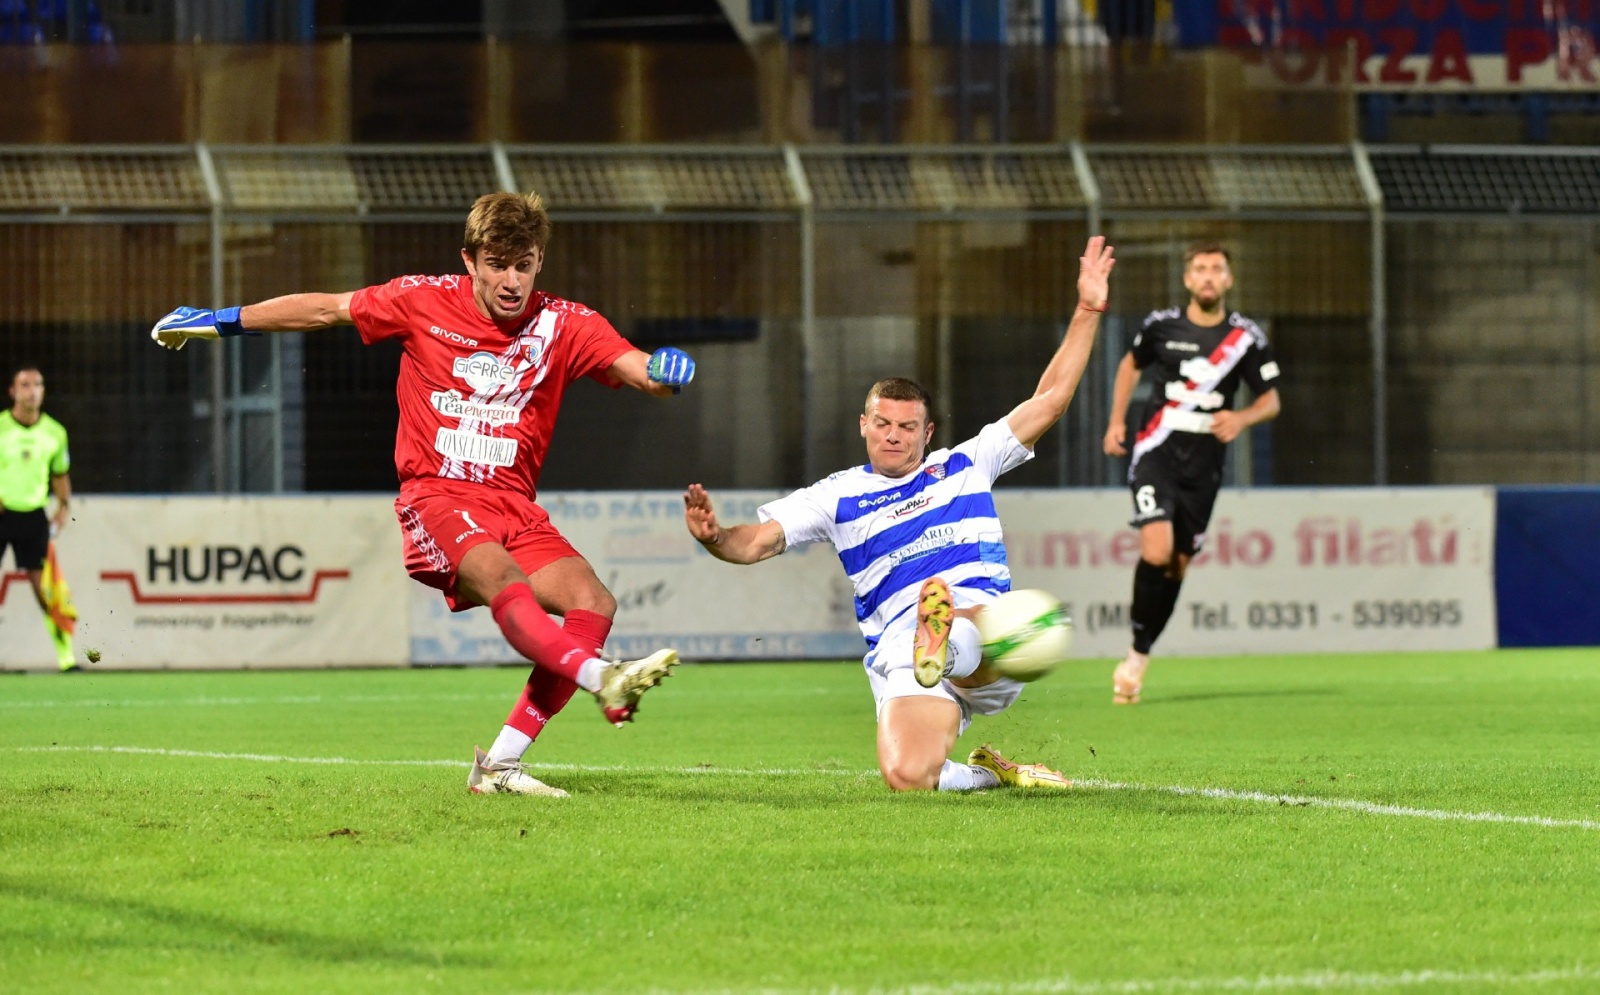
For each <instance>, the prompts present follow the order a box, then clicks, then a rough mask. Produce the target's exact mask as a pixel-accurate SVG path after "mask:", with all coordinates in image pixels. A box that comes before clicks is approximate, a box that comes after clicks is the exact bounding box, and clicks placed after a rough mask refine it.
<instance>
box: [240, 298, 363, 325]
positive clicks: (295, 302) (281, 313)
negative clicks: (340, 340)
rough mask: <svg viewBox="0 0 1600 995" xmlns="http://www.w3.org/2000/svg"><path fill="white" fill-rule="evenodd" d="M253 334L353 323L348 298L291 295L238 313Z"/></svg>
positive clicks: (251, 306) (243, 323) (273, 299)
mask: <svg viewBox="0 0 1600 995" xmlns="http://www.w3.org/2000/svg"><path fill="white" fill-rule="evenodd" d="M239 323H240V324H241V325H243V326H244V327H245V330H246V331H251V332H310V331H316V330H317V329H319V328H331V327H333V326H334V325H345V324H349V323H350V295H349V294H288V295H286V296H284V297H274V298H272V299H271V300H266V301H262V302H261V303H259V304H249V305H246V306H245V307H244V308H241V309H240V311H239Z"/></svg>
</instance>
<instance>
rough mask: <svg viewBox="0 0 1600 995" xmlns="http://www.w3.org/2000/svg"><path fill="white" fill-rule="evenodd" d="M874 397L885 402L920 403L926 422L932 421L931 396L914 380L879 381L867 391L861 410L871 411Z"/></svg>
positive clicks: (894, 379) (890, 378) (895, 378)
mask: <svg viewBox="0 0 1600 995" xmlns="http://www.w3.org/2000/svg"><path fill="white" fill-rule="evenodd" d="M875 397H881V398H883V399H884V400H886V401H921V402H922V410H923V411H924V412H926V413H927V418H928V420H929V421H932V420H933V395H932V394H930V393H928V391H927V389H926V388H924V387H923V386H922V385H921V384H919V383H917V382H916V381H915V380H907V379H906V378H905V377H889V378H888V379H885V380H879V381H878V382H877V383H875V384H873V385H872V389H871V390H869V391H867V401H866V404H864V405H863V406H862V407H863V410H865V411H871V410H872V399H873V398H875Z"/></svg>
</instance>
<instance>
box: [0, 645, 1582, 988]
mask: <svg viewBox="0 0 1600 995" xmlns="http://www.w3.org/2000/svg"><path fill="white" fill-rule="evenodd" d="M1110 669H1111V668H1110V663H1108V662H1097V663H1094V664H1092V665H1091V664H1089V663H1073V664H1072V665H1070V666H1068V667H1066V668H1063V670H1062V671H1061V672H1059V673H1057V674H1056V675H1054V676H1052V677H1051V678H1049V679H1048V680H1046V681H1043V682H1041V683H1039V684H1036V685H1034V686H1033V687H1032V688H1030V689H1029V691H1028V693H1027V694H1025V695H1024V697H1023V700H1022V702H1021V703H1020V704H1018V705H1017V706H1016V707H1015V708H1013V709H1012V710H1011V711H1010V712H1009V713H1008V714H1006V715H1004V716H1000V717H997V718H993V719H984V718H979V719H978V720H977V721H976V723H975V726H974V728H973V729H972V731H971V732H969V733H968V735H967V736H966V737H965V738H964V739H963V741H962V743H961V746H960V748H961V749H962V750H963V751H964V750H965V749H969V748H970V747H972V746H974V745H976V744H978V743H979V742H982V741H985V740H987V741H991V742H993V743H994V744H995V745H996V746H997V747H999V748H1000V749H1002V750H1004V751H1007V752H1008V753H1010V754H1012V755H1013V756H1014V757H1015V758H1018V759H1021V760H1025V761H1035V760H1037V761H1047V762H1049V763H1051V764H1054V765H1056V766H1059V767H1061V768H1062V769H1064V770H1065V771H1067V772H1068V774H1069V775H1071V776H1073V777H1075V778H1078V779H1081V780H1082V781H1084V782H1086V786H1084V787H1083V788H1082V790H1078V791H1074V792H1071V793H1070V794H1061V795H1039V794H1034V793H1022V792H1007V791H993V792H985V793H978V794H969V795H949V794H944V795H932V794H926V795H919V796H894V795H891V794H890V793H889V792H888V791H887V790H886V789H885V788H883V787H882V785H881V784H880V782H879V780H878V778H877V774H876V768H875V762H874V754H873V721H872V709H871V697H870V694H869V692H868V690H867V685H866V680H865V678H864V677H863V676H862V675H861V673H860V671H859V667H858V666H857V665H855V664H788V665H737V666H686V667H683V668H681V669H680V671H679V672H678V674H677V675H676V676H675V677H674V678H673V679H672V680H670V681H668V682H667V683H666V684H665V685H663V686H662V687H661V688H659V689H657V690H656V691H653V692H651V695H650V696H649V697H648V698H646V700H645V703H644V708H643V709H642V712H641V715H640V720H639V722H638V723H637V724H635V725H633V726H630V727H628V728H626V729H623V730H616V729H612V728H610V727H609V726H606V725H605V724H604V723H603V722H602V721H601V720H600V718H599V716H598V714H597V713H596V710H595V709H594V707H593V705H592V704H590V703H589V702H588V701H586V700H582V699H581V698H580V699H579V700H576V701H574V702H573V704H572V705H571V706H570V707H569V709H568V711H567V712H566V713H565V714H564V715H562V716H561V717H560V719H558V720H557V721H556V723H555V724H554V725H552V726H551V727H550V729H549V730H548V731H547V733H546V735H545V736H544V737H543V739H541V741H540V742H539V743H538V744H537V745H536V746H535V748H534V750H533V751H532V752H531V753H530V754H529V757H528V760H529V761H530V762H531V763H534V764H537V765H547V766H544V767H543V768H542V769H540V770H538V771H537V772H538V773H539V774H540V776H543V777H544V778H545V779H546V780H548V781H551V782H553V783H556V784H559V785H561V786H563V787H567V788H568V789H570V790H571V791H572V793H573V796H572V797H571V798H569V799H565V800H551V799H524V798H517V797H506V796H493V797H474V796H472V795H470V794H468V792H467V790H466V766H465V765H466V761H468V760H469V759H470V756H471V749H472V746H473V744H474V742H478V743H481V744H483V745H485V746H487V745H488V741H489V740H490V739H492V738H493V736H494V734H495V732H496V730H497V729H498V727H499V723H500V720H501V719H502V718H503V717H504V713H505V711H506V709H507V708H508V707H509V704H510V702H511V700H512V698H513V697H514V695H515V692H516V689H517V687H518V685H519V683H520V681H521V674H520V673H518V672H516V671H512V670H508V669H499V670H415V671H376V672H374V671H366V672H363V671H347V672H293V673H206V674H181V673H169V674H98V675H97V674H85V675H73V676H66V677H57V676H26V677H24V676H7V677H0V797H3V799H4V800H3V806H0V855H3V860H0V989H3V990H4V991H6V992H94V991H110V992H117V993H119V995H124V993H131V992H144V991H176V992H212V991H218V992H221V991H226V992H257V991H261V992H268V991H270V992H310V991H319V992H320V991H326V992H343V991H352V992H354V991H370V992H433V991H437V992H474V993H477V992H485V993H487V992H511V991H638V990H646V989H653V990H656V991H661V992H690V991H694V992H703V991H749V990H767V991H786V992H787V991H839V992H866V991H883V992H888V991H915V992H928V993H933V992H968V993H978V992H1004V991H1026V992H1067V993H1106V995H1110V993H1143V992H1168V991H1171V992H1211V991H1218V992H1233V991H1360V992H1383V991H1442V992H1499V991H1524V990H1525V991H1537V992H1541V993H1545V992H1552V993H1555V992H1559V993H1566V992H1594V991H1600V652H1596V651H1590V650H1583V651H1576V650H1575V651H1542V652H1512V651H1500V652H1494V653H1478V654H1448V655H1447V654H1417V655H1368V656H1300V657H1278V658H1254V659H1206V660H1158V661H1157V662H1156V665H1155V666H1154V667H1153V668H1152V671H1151V675H1150V678H1149V680H1148V681H1147V684H1146V701H1145V703H1144V704H1142V705H1140V706H1137V707H1134V708H1116V707H1113V706H1112V705H1111V704H1110ZM113 748H115V749H113ZM296 760H319V761H324V762H296Z"/></svg>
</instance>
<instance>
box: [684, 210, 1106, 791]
mask: <svg viewBox="0 0 1600 995" xmlns="http://www.w3.org/2000/svg"><path fill="white" fill-rule="evenodd" d="M1114 265H1115V260H1114V259H1113V258H1112V249H1111V247H1110V246H1108V245H1106V244H1105V239H1103V238H1101V237H1099V236H1096V237H1095V238H1092V239H1090V240H1089V244H1088V246H1087V248H1086V249H1085V250H1084V254H1083V258H1082V259H1080V260H1079V267H1078V307H1077V310H1076V311H1075V312H1074V314H1073V318H1072V322H1071V324H1070V325H1069V326H1068V328H1067V334H1066V337H1065V338H1064V339H1063V340H1062V342H1061V346H1060V347H1059V348H1058V349H1057V350H1056V353H1055V355H1054V356H1053V357H1052V358H1051V360H1050V362H1049V364H1048V365H1047V366H1046V367H1045V371H1044V374H1043V375H1042V376H1041V377H1040V378H1039V386H1038V387H1037V389H1035V391H1034V394H1033V396H1032V397H1030V398H1028V399H1027V400H1026V401H1023V402H1022V403H1021V404H1019V405H1017V406H1016V407H1015V408H1013V409H1012V411H1011V413H1010V414H1008V415H1006V417H1004V418H1002V419H1000V420H999V421H996V422H993V423H992V424H989V425H987V426H985V427H984V428H983V429H982V430H981V431H980V432H979V433H978V434H977V435H976V436H975V437H974V438H971V439H968V440H967V441H966V442H963V443H961V444H960V445H958V446H955V447H953V448H950V449H940V450H936V451H935V452H932V453H929V452H927V447H928V443H929V442H930V441H931V440H932V438H933V428H934V426H933V421H932V419H931V417H930V413H931V411H932V409H933V404H932V402H931V400H930V398H929V397H928V394H927V392H926V391H925V390H923V389H922V388H921V387H920V386H918V385H917V384H916V383H914V382H912V381H910V380H903V379H899V378H895V379H889V380H880V381H878V382H877V383H876V384H874V385H873V386H872V389H871V390H870V391H869V392H868V394H867V401H866V406H865V409H864V411H863V413H862V415H861V420H860V429H861V437H862V438H863V439H864V440H866V446H867V460H868V461H867V463H866V464H865V465H863V466H857V467H852V468H850V469H848V470H841V471H840V472H838V473H835V474H833V475H832V476H829V477H827V478H825V479H823V480H820V481H818V482H817V483H815V484H812V485H811V486H810V487H806V488H803V489H801V490H799V491H796V492H794V493H793V494H790V495H789V496H787V497H784V498H781V499H779V500H777V501H773V502H771V503H769V504H766V505H763V506H762V507H761V508H760V509H759V511H758V517H759V519H760V521H759V523H756V524H747V525H736V526H733V527H732V528H727V527H724V526H723V525H721V524H720V523H719V522H718V521H717V517H716V513H715V511H714V510H713V509H712V505H711V497H710V495H708V494H707V493H706V491H705V489H704V488H703V487H701V486H700V485H699V484H694V485H692V486H690V487H689V489H688V491H687V492H685V494H684V519H685V522H686V523H687V525H688V528H689V532H690V534H691V535H693V536H694V537H695V538H696V539H697V540H699V541H700V543H701V544H702V545H703V546H704V547H705V549H706V550H707V551H708V552H710V553H711V555H713V556H715V557H717V558H718V559H721V560H725V561H727V562H729V563H741V564H748V563H758V562H760V561H762V560H765V559H769V558H771V557H774V556H777V555H778V554H780V553H782V552H783V551H784V550H785V549H787V548H789V547H790V546H799V545H803V544H805V543H811V542H819V541H822V540H827V541H829V542H832V543H833V545H834V547H835V548H836V549H837V550H838V552H839V560H840V562H841V563H842V564H843V565H844V569H845V572H846V573H847V574H849V575H850V581H851V583H852V584H853V585H854V587H855V593H856V599H855V600H856V619H857V621H858V622H859V623H860V625H861V634H862V635H863V636H864V637H866V641H867V655H866V658H865V660H864V663H865V665H866V670H867V677H868V679H869V681H870V683H871V685H872V693H873V697H874V698H875V699H876V700H877V705H878V766H879V769H880V770H881V771H882V772H883V778H884V781H885V782H886V783H887V784H888V785H889V787H890V788H893V789H894V790H896V791H904V790H915V789H922V790H930V789H933V788H938V789H940V790H944V791H963V790H971V789H975V788H992V787H997V786H999V785H1002V784H1004V785H1016V786H1021V787H1045V788H1057V787H1069V786H1070V782H1069V781H1067V780H1066V779H1065V778H1064V777H1062V776H1061V775H1060V774H1059V773H1057V772H1056V771H1053V770H1050V769H1049V768H1047V767H1044V766H1042V765H1038V764H1015V763H1012V762H1011V761H1009V760H1006V759H1005V758H1004V757H1002V756H1000V755H999V754H998V753H996V752H995V751H994V750H991V749H990V748H988V747H987V746H985V747H982V748H980V749H978V750H975V751H973V753H972V755H971V756H969V757H968V758H967V760H968V762H967V763H965V764H960V763H955V762H953V761H951V760H949V759H948V757H949V755H950V750H951V748H952V747H953V746H954V745H955V741H956V738H957V737H958V736H960V734H961V733H962V732H964V731H965V730H966V728H967V725H968V724H969V722H970V721H971V717H972V715H973V713H978V714H980V715H990V714H994V713H996V712H1000V711H1003V710H1004V709H1006V708H1007V707H1009V706H1010V705H1011V704H1012V703H1013V702H1015V701H1016V700H1017V697H1018V695H1020V694H1021V691H1022V685H1021V684H1019V683H1017V682H1016V681H1013V680H1011V679H1009V678H1005V677H1001V676H1000V675H999V674H998V673H996V672H995V671H994V670H993V669H992V668H990V667H988V666H985V665H984V663H983V659H982V650H981V643H980V640H979V638H978V630H977V626H976V625H975V624H974V623H973V619H974V618H975V617H976V615H977V614H978V612H979V611H981V610H982V608H983V606H984V605H985V604H988V603H989V602H991V601H993V600H994V599H995V598H996V597H997V596H998V595H1000V594H1001V593H1003V592H1005V591H1008V590H1010V588H1011V573H1010V570H1009V568H1008V566H1007V564H1006V550H1005V540H1004V535H1003V533H1002V531H1001V527H1000V519H999V518H998V517H997V516H996V514H995V506H994V496H993V494H992V492H991V491H992V488H993V486H994V482H995V479H996V478H997V477H999V476H1000V475H1001V474H1002V473H1005V472H1006V471H1007V470H1010V469H1012V468H1014V467H1017V466H1020V465H1021V464H1023V463H1025V462H1027V461H1028V460H1030V459H1032V458H1033V446H1034V443H1036V442H1038V441H1039V438H1040V436H1042V435H1044V433H1045V431H1046V430H1048V429H1049V428H1050V426H1052V425H1054V424H1055V423H1056V422H1057V421H1058V420H1059V419H1060V418H1061V416H1062V414H1063V413H1065V411H1066V409H1067V403H1068V402H1069V401H1070V400H1071V399H1072V394H1073V392H1074V391H1075V390H1077V387H1078V381H1079V380H1080V379H1081V378H1082V376H1083V371H1084V367H1085V366H1086V365H1087V364H1088V361H1089V352H1090V350H1091V349H1092V348H1093V346H1094V339H1095V333H1096V332H1097V331H1098V329H1099V324H1100V314H1101V312H1102V311H1104V310H1105V302H1106V296H1107V293H1108V288H1109V282H1110V275H1111V269H1112V267H1113V266H1114Z"/></svg>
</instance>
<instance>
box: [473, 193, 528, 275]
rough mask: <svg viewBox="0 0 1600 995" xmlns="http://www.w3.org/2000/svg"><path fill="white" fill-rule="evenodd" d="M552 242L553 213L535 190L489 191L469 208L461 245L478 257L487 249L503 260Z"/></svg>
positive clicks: (516, 256)
mask: <svg viewBox="0 0 1600 995" xmlns="http://www.w3.org/2000/svg"><path fill="white" fill-rule="evenodd" d="M549 242H550V214H549V212H547V211H546V210H545V209H544V198H543V197H540V196H539V195H538V194H536V193H527V194H521V193H490V194H484V195H483V196H482V197H479V198H478V199H477V200H476V201H474V202H473V204H472V210H471V211H469V212H467V230H466V232H465V233H464V234H463V235H462V236H461V247H462V248H463V249H465V250H466V251H467V255H469V256H474V257H476V256H477V254H478V250H479V249H487V250H489V252H490V253H491V254H492V255H495V256H498V257H499V258H501V259H503V260H507V261H510V260H513V259H520V258H522V257H523V256H525V255H527V254H528V253H529V252H532V251H534V250H535V249H537V250H538V251H539V252H541V253H543V252H544V247H545V246H546V245H547V244H549Z"/></svg>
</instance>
